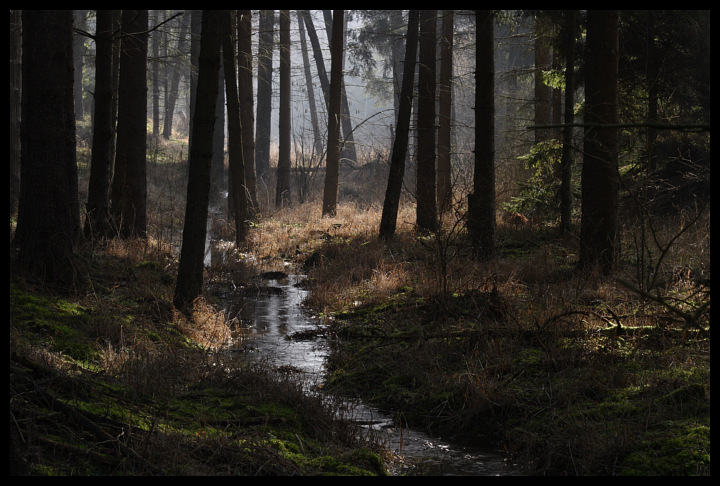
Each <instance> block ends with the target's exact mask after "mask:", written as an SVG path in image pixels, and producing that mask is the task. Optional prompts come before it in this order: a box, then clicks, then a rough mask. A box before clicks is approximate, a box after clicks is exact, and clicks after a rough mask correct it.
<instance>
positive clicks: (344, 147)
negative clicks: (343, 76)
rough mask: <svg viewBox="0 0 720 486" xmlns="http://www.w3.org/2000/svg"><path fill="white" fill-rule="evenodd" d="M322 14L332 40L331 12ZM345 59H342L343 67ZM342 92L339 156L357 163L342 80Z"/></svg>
mask: <svg viewBox="0 0 720 486" xmlns="http://www.w3.org/2000/svg"><path fill="white" fill-rule="evenodd" d="M323 15H324V16H325V30H326V31H327V37H328V42H332V32H333V27H332V25H333V20H332V13H331V11H330V10H323ZM344 32H345V29H344V26H343V33H344ZM344 64H345V61H344V59H343V67H344ZM341 89H342V93H341V95H340V96H341V101H340V103H341V105H340V109H341V118H340V123H341V125H340V126H341V128H342V133H343V140H342V144H341V157H342V159H344V160H347V161H349V162H350V163H351V164H353V165H354V164H357V151H356V150H355V136H354V135H353V128H352V120H351V119H350V105H349V104H348V99H347V92H346V90H345V83H344V82H343V85H342V88H341Z"/></svg>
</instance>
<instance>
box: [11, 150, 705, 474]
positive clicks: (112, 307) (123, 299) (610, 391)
mask: <svg viewBox="0 0 720 486" xmlns="http://www.w3.org/2000/svg"><path fill="white" fill-rule="evenodd" d="M177 165H178V166H179V165H180V164H177ZM158 167H159V166H158V165H156V164H153V165H152V167H151V168H150V169H151V171H157V170H158ZM156 176H157V174H156ZM154 180H155V181H160V182H158V184H167V185H171V184H175V183H174V182H173V181H174V178H173V177H171V176H169V175H168V174H162V175H161V176H160V177H155V179H154ZM175 185H176V186H179V187H184V186H183V185H182V184H181V183H180V184H175ZM167 192H168V191H167V190H165V189H164V186H158V187H154V188H153V187H151V188H150V194H151V197H150V199H151V201H152V202H153V204H155V205H156V206H153V207H152V208H151V209H149V212H151V218H150V219H151V222H150V223H151V225H152V229H151V230H150V231H149V236H148V238H147V239H143V240H128V241H120V240H109V241H106V242H103V243H102V244H95V245H85V246H83V247H82V248H79V249H78V262H77V264H78V268H79V270H80V274H82V275H85V276H86V277H85V280H84V281H82V282H79V283H78V288H77V289H75V291H73V292H60V291H58V290H57V289H52V288H48V287H46V286H43V285H41V284H40V283H39V282H38V281H37V280H35V279H34V278H32V277H30V276H28V275H25V274H23V273H22V272H21V271H19V270H18V269H17V267H16V266H15V262H14V257H13V250H12V247H11V255H10V263H11V270H10V450H11V457H10V472H11V475H12V474H22V475H28V474H29V475H78V474H79V475H96V474H102V475H111V474H119V475H125V474H128V475H218V474H232V475H290V474H292V475H319V474H340V475H370V474H372V475H377V474H379V475H383V474H387V470H386V464H387V463H386V461H387V460H389V459H390V456H389V455H388V454H387V452H386V451H384V450H383V448H382V446H381V445H380V444H379V443H378V442H376V441H375V440H374V438H373V437H372V436H369V435H368V434H367V432H366V431H364V429H361V428H359V427H358V426H357V425H354V424H352V423H348V422H345V421H342V420H338V419H337V418H336V415H335V411H334V410H332V409H329V408H328V407H329V406H328V404H327V403H323V402H322V401H321V400H319V399H317V398H313V397H308V396H306V395H305V394H303V393H302V391H301V390H300V387H299V385H298V384H297V383H296V382H295V381H294V380H293V379H292V377H290V376H288V377H285V378H283V377H278V376H277V374H274V373H271V372H270V371H269V370H268V369H264V368H263V367H262V366H258V365H250V364H248V363H243V362H240V361H237V360H234V361H233V362H232V363H229V362H227V361H226V360H225V359H224V358H223V354H222V353H221V352H219V350H220V349H221V348H222V347H223V346H224V345H225V344H226V343H227V342H228V340H230V339H231V325H230V322H229V316H226V315H224V313H223V312H221V311H218V310H217V307H218V306H217V305H216V304H217V300H216V298H215V297H214V296H213V295H212V294H210V293H208V294H207V295H206V296H205V297H204V298H203V299H199V300H198V301H197V302H196V305H195V307H194V310H193V312H192V314H191V315H183V314H180V313H178V312H177V311H176V310H175V309H173V307H172V304H171V302H172V293H173V290H174V281H175V276H176V274H177V258H178V253H177V246H173V245H172V244H171V243H170V242H171V241H173V238H172V235H175V236H176V233H177V232H178V231H179V229H180V228H181V227H182V225H181V224H180V223H179V222H180V221H181V219H178V214H180V215H181V214H182V204H180V203H179V202H178V201H180V199H181V196H178V199H177V200H169V199H168V198H167V196H165V195H164V196H163V197H162V198H161V197H155V196H152V194H160V193H162V194H166V193H167ZM180 192H181V191H180ZM320 207H321V206H320V203H319V202H317V201H315V202H308V203H305V204H302V205H298V206H296V207H294V208H288V209H284V210H280V211H276V212H274V213H272V214H268V215H265V216H264V217H262V218H260V219H259V220H258V221H257V222H256V223H254V224H253V226H252V228H251V231H250V235H249V237H248V241H247V245H246V247H244V248H240V249H236V248H234V245H233V244H232V243H227V241H232V240H233V236H232V235H233V229H232V225H230V224H229V223H228V221H227V218H225V217H224V216H223V215H222V214H215V215H214V219H213V223H212V228H211V231H212V233H213V235H214V237H215V238H218V239H219V240H221V241H224V242H225V243H224V244H222V245H218V247H217V248H216V249H215V251H218V252H221V253H223V257H222V258H220V259H218V260H219V261H221V263H213V264H212V265H211V266H210V267H208V268H207V273H206V282H207V283H208V284H213V283H221V282H227V281H232V282H233V283H234V284H235V285H237V286H238V287H239V288H242V287H243V286H244V283H247V282H250V280H251V279H252V277H253V276H255V275H257V274H258V273H259V272H260V271H267V270H283V271H295V272H298V273H303V274H306V275H307V279H306V282H307V285H308V289H309V290H310V297H309V299H308V301H307V302H306V303H305V304H306V306H307V307H308V309H309V311H311V312H314V313H316V314H318V315H319V316H321V317H324V319H322V320H321V322H322V324H321V325H319V326H318V334H319V335H322V336H325V337H326V338H327V339H330V340H332V341H333V343H334V344H335V346H333V347H332V348H333V349H334V350H335V352H334V353H333V354H332V355H331V357H330V361H329V373H328V376H327V383H326V385H325V386H326V388H327V389H328V390H332V391H333V393H336V394H347V395H349V396H354V397H360V398H362V399H363V400H365V401H366V402H368V403H371V404H374V405H376V406H378V407H380V408H382V409H384V410H388V411H391V412H393V413H394V414H395V415H396V420H397V421H399V422H402V423H403V424H410V425H412V426H414V427H419V428H425V429H428V430H429V431H430V432H431V433H433V434H437V435H442V436H444V437H453V438H454V439H456V440H458V441H467V442H471V443H473V444H479V445H492V446H493V447H497V446H499V447H502V448H505V450H506V451H507V452H508V455H509V456H511V457H512V458H513V460H514V461H515V462H516V463H517V464H520V465H522V467H524V469H525V472H527V474H554V475H565V474H569V475H710V337H709V333H710V331H709V320H710V318H709V316H710V304H709V303H710V215H709V211H708V212H707V214H705V215H703V217H701V218H700V219H698V220H697V221H695V222H694V224H693V225H692V226H691V227H690V228H689V229H688V230H685V231H684V232H683V233H682V235H681V236H680V235H678V230H677V228H681V227H685V226H686V223H687V221H688V219H687V217H685V216H683V215H682V214H678V215H673V216H671V217H664V218H662V221H663V225H664V227H665V228H664V231H658V232H657V233H656V234H655V238H656V239H655V241H657V242H660V244H659V246H658V249H657V250H655V251H654V253H652V255H654V256H655V259H654V260H652V261H653V262H658V261H660V262H661V264H660V265H657V267H655V268H654V269H653V273H652V275H650V274H649V273H645V272H638V271H637V268H640V267H639V265H638V264H637V261H638V258H637V257H636V255H635V252H634V251H633V250H632V248H626V249H625V250H624V252H623V253H622V254H621V259H620V263H619V265H618V270H617V272H616V273H614V274H613V275H610V276H602V275H599V274H594V273H592V272H579V271H578V270H576V268H575V264H576V262H577V241H576V240H575V239H573V238H571V237H562V236H557V234H556V232H555V231H554V229H552V228H549V227H545V226H543V225H541V224H536V223H534V222H533V221H529V222H527V223H524V222H522V224H520V225H513V224H511V220H508V222H507V223H506V222H504V221H503V219H502V218H500V220H499V221H500V223H499V226H498V250H499V254H498V257H497V258H496V259H495V260H494V261H492V262H491V263H482V262H479V261H476V260H473V259H472V258H471V256H470V251H469V246H468V244H467V241H466V238H465V235H464V230H463V227H462V225H461V224H458V223H459V222H460V221H461V220H460V217H459V216H458V217H455V216H449V217H446V218H445V219H446V220H445V221H444V224H443V226H442V228H443V229H442V231H441V232H440V233H439V234H437V235H430V236H427V235H419V234H417V233H416V232H415V231H414V228H413V222H414V212H413V208H412V206H411V205H406V206H404V207H403V208H402V211H401V213H400V215H399V219H398V223H399V224H398V232H397V234H396V236H395V238H394V239H393V240H392V241H389V242H383V241H381V240H379V239H378V238H377V228H378V225H379V217H380V210H379V208H378V207H377V206H376V205H372V204H365V203H362V204H360V203H357V202H349V201H344V202H342V203H341V204H340V206H339V208H338V214H337V216H336V217H335V218H321V217H320ZM633 229H634V227H633V224H628V225H627V227H624V228H623V230H624V231H625V232H626V233H624V234H623V236H622V238H623V239H622V241H626V242H627V241H631V242H632V241H634V242H635V245H636V246H637V239H635V240H633V234H631V233H629V231H631V230H633ZM168 235H170V236H168ZM663 245H665V246H663ZM626 246H631V245H626ZM664 248H667V251H662V250H663V249H664ZM648 253H649V254H650V253H651V252H648ZM658 254H660V255H661V256H662V258H661V259H660V260H658V259H657V258H656V257H657V255H658ZM648 261H650V260H649V259H648ZM289 269H290V270H289ZM648 283H652V285H648ZM640 288H646V289H651V290H652V291H651V292H647V293H646V294H643V291H642V290H639V289H640Z"/></svg>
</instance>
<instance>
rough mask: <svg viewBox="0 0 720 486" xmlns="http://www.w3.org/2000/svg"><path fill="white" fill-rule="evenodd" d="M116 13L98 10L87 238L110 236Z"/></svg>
mask: <svg viewBox="0 0 720 486" xmlns="http://www.w3.org/2000/svg"><path fill="white" fill-rule="evenodd" d="M113 31H114V26H113V12H112V11H111V10H98V11H97V28H96V33H95V103H94V104H95V115H94V117H93V123H94V126H93V139H92V155H91V160H90V180H89V182H88V200H87V206H86V210H87V217H86V219H85V229H84V233H85V237H86V238H94V237H97V238H105V237H107V236H110V232H111V226H110V179H111V172H112V146H113V142H114V138H115V133H114V130H113V116H112V105H113V84H112V61H113V59H112V58H113Z"/></svg>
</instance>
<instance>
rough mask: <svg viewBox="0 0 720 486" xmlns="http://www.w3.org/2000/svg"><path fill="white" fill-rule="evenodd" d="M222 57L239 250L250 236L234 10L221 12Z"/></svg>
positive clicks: (236, 237) (231, 190) (231, 192)
mask: <svg viewBox="0 0 720 486" xmlns="http://www.w3.org/2000/svg"><path fill="white" fill-rule="evenodd" d="M222 12H223V18H222V31H221V32H222V55H223V63H224V66H225V98H226V99H227V111H228V165H229V167H230V177H229V179H230V188H229V189H230V190H229V193H230V198H231V199H232V205H231V206H232V208H233V218H234V219H235V244H236V247H237V248H240V247H241V246H242V245H243V243H244V242H245V237H246V236H247V233H248V198H247V197H246V190H245V150H244V144H243V142H244V136H245V133H244V132H243V130H242V123H241V121H240V116H241V115H240V110H241V108H240V101H239V99H238V88H237V78H236V76H235V36H234V32H233V18H232V17H233V15H232V11H231V10H222Z"/></svg>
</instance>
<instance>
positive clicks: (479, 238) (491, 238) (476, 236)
mask: <svg viewBox="0 0 720 486" xmlns="http://www.w3.org/2000/svg"><path fill="white" fill-rule="evenodd" d="M475 15H476V20H475V22H476V27H475V28H476V35H475V39H476V43H477V45H476V51H475V52H476V53H475V171H474V174H473V193H471V194H469V195H468V232H469V234H470V240H471V242H472V246H473V254H474V256H475V257H476V258H480V259H482V260H487V259H490V258H493V257H494V256H495V251H496V248H495V230H496V222H495V142H494V137H495V97H494V90H495V81H494V77H495V62H494V34H493V33H494V28H493V23H494V17H495V16H494V13H493V11H492V10H476V11H475Z"/></svg>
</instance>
